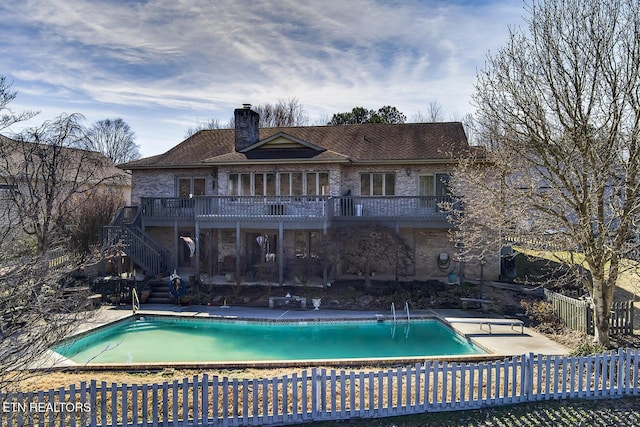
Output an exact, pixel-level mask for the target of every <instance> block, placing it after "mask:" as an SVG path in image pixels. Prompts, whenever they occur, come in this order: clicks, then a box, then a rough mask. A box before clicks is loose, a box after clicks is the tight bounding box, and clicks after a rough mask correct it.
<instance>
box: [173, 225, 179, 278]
mask: <svg viewBox="0 0 640 427" xmlns="http://www.w3.org/2000/svg"><path fill="white" fill-rule="evenodd" d="M173 248H174V250H173V269H174V270H176V271H178V264H179V263H180V236H179V235H178V220H177V219H176V220H174V221H173Z"/></svg>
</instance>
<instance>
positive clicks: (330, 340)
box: [54, 317, 485, 364]
mask: <svg viewBox="0 0 640 427" xmlns="http://www.w3.org/2000/svg"><path fill="white" fill-rule="evenodd" d="M54 350H55V351H56V352H57V353H59V354H60V355H62V356H64V357H66V358H68V359H71V360H72V361H74V362H76V363H78V364H87V363H89V364H111V363H118V364H136V363H162V362H164V363H167V362H178V363H180V362H251V361H293V360H296V361H299V360H327V359H330V360H349V359H362V358H365V359H378V358H386V359H389V358H403V357H406V358H412V357H423V356H443V355H470V354H484V353H485V352H484V351H482V350H481V349H479V348H478V347H476V346H474V345H473V344H472V343H470V342H469V341H467V340H466V339H464V338H463V337H461V336H459V335H458V334H456V333H455V332H453V331H452V330H451V329H450V328H448V327H447V326H445V325H443V324H442V323H440V322H439V321H437V320H432V319H429V320H415V321H412V322H411V323H409V324H408V323H406V322H405V323H395V324H394V323H393V322H375V321H366V322H365V321H349V322H346V321H345V322H295V323H289V322H268V323H266V322H254V321H221V320H211V319H192V318H191V319H185V318H167V317H144V318H138V319H129V320H126V321H123V322H118V323H116V324H113V325H110V326H108V327H105V328H102V329H100V330H97V331H94V332H91V333H88V334H86V335H83V336H81V337H78V338H75V339H71V340H69V341H67V342H63V343H61V344H60V345H59V346H57V347H56V348H55V349H54Z"/></svg>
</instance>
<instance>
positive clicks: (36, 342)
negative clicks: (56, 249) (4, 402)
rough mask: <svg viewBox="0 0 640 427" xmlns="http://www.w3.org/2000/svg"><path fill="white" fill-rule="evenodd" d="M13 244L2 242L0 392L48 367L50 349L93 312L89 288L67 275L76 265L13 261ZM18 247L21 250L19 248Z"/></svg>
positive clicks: (39, 259) (28, 259) (43, 260)
mask: <svg viewBox="0 0 640 427" xmlns="http://www.w3.org/2000/svg"><path fill="white" fill-rule="evenodd" d="M14 244H15V242H7V241H4V242H2V245H1V246H0V260H2V269H0V295H1V297H0V390H2V391H3V393H4V392H7V391H12V390H14V389H15V388H16V386H17V385H18V384H19V382H20V381H21V380H22V379H24V378H26V377H28V376H33V375H38V374H39V372H41V371H34V370H33V369H46V368H50V367H52V365H53V363H54V360H53V359H52V358H51V357H50V356H51V355H52V354H51V353H49V352H48V350H49V349H50V348H51V347H52V346H53V345H55V344H56V343H58V342H60V341H61V340H62V339H63V338H65V337H66V336H68V335H69V334H70V333H71V332H73V331H74V330H75V329H76V328H77V326H78V325H79V324H81V323H82V322H86V321H87V320H88V319H89V318H90V317H91V316H92V314H93V312H92V311H89V310H88V308H89V307H88V305H87V302H88V300H87V296H88V292H85V291H82V289H78V288H74V287H73V282H72V281H70V280H67V279H69V278H70V277H71V276H70V274H71V272H72V271H73V270H74V269H75V268H76V265H77V264H76V263H75V262H73V261H71V260H69V261H68V262H67V263H65V264H64V265H60V266H58V267H55V268H54V267H52V264H54V261H57V260H55V259H50V258H49V257H47V256H46V254H44V255H37V256H33V257H32V256H28V255H23V256H22V257H20V258H19V259H15V249H16V248H14V247H13V245H14ZM17 249H18V250H19V251H21V249H20V248H17Z"/></svg>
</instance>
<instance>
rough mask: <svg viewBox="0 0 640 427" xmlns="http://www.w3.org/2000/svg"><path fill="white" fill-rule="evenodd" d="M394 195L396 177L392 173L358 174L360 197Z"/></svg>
mask: <svg viewBox="0 0 640 427" xmlns="http://www.w3.org/2000/svg"><path fill="white" fill-rule="evenodd" d="M395 194H396V175H395V174H394V173H382V172H372V173H362V174H360V195H361V196H394V195H395Z"/></svg>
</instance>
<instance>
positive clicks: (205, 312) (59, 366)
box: [42, 305, 567, 371]
mask: <svg viewBox="0 0 640 427" xmlns="http://www.w3.org/2000/svg"><path fill="white" fill-rule="evenodd" d="M116 310H117V309H116ZM133 316H134V314H133V313H131V312H129V313H128V314H125V313H122V316H121V317H120V318H118V319H115V320H114V319H112V320H110V321H107V322H105V323H103V324H100V325H98V326H96V327H92V328H89V329H85V330H82V331H80V332H78V333H74V334H71V335H70V336H69V337H68V338H72V339H73V338H79V337H82V336H83V335H85V334H87V333H89V332H94V331H97V330H100V329H102V328H104V327H106V326H111V325H113V324H116V323H119V322H123V321H127V320H129V319H130V318H131V317H133ZM135 316H158V317H169V318H171V317H179V318H207V319H212V320H216V319H218V320H226V321H259V322H265V323H287V322H289V323H293V322H296V323H298V322H318V323H321V322H323V323H324V322H340V321H378V320H379V319H380V318H382V319H383V320H384V321H393V317H392V316H391V315H389V314H382V313H380V312H379V311H345V310H321V311H314V310H277V309H275V310H274V309H261V308H253V307H232V308H228V309H226V308H222V307H220V306H217V307H207V306H189V307H179V306H169V307H166V306H161V305H160V306H157V305H156V306H153V307H145V308H144V309H141V310H139V311H138V312H137V313H136V314H135ZM465 316H466V317H477V313H474V312H466V311H465V312H462V313H461V310H431V309H428V310H415V311H414V312H413V313H412V314H411V319H415V320H423V319H435V320H439V321H440V322H441V323H442V324H444V325H445V326H447V327H449V328H450V329H451V330H452V332H454V333H456V334H458V335H459V336H461V337H462V338H464V339H467V340H469V341H470V342H472V343H473V345H475V346H476V347H478V348H479V349H481V350H483V351H486V352H487V353H486V354H472V355H446V356H420V357H385V358H354V359H313V360H281V361H271V360H266V361H232V362H220V361H216V362H146V363H136V364H126V363H102V364H86V363H85V364H78V363H77V362H73V361H71V360H70V359H66V358H64V357H63V356H61V355H59V354H58V353H55V352H53V351H50V352H51V353H52V354H53V356H57V359H58V360H56V361H53V364H51V362H52V361H51V360H49V363H48V364H47V365H48V366H47V367H43V368H42V369H50V370H51V369H53V370H76V371H106V370H120V371H122V370H127V371H140V370H162V369H165V368H175V369H229V368H234V369H241V368H247V367H251V368H296V367H300V368H304V367H313V366H333V367H362V366H392V365H409V364H411V365H412V364H422V363H425V362H428V361H430V360H438V361H447V362H459V363H463V362H483V361H493V360H502V359H505V358H507V357H513V356H519V355H521V354H525V353H529V352H535V351H528V352H517V351H515V352H514V351H505V348H504V347H505V343H504V340H505V338H506V337H507V336H509V337H512V338H511V339H512V340H518V341H522V340H523V339H525V340H526V339H527V338H529V337H531V338H534V339H537V340H540V339H541V338H540V337H542V336H540V335H539V334H536V333H535V332H533V331H530V330H528V329H527V328H525V330H526V334H524V335H522V336H520V337H518V336H516V334H511V333H509V332H508V331H507V332H504V331H500V330H498V331H497V333H493V334H487V333H486V331H478V330H477V325H464V324H456V325H453V324H451V323H449V322H447V321H445V319H444V318H445V317H465ZM494 317H495V316H494ZM396 318H398V316H396ZM399 321H404V322H406V318H401V319H399ZM518 335H520V334H518ZM536 335H537V336H536ZM542 339H544V340H547V341H550V340H548V339H547V338H546V337H543V338H542ZM556 347H557V348H554V347H553V346H551V349H552V351H551V352H550V353H551V354H566V352H567V349H565V348H564V347H562V346H560V345H556ZM516 348H519V347H518V346H516ZM530 350H533V349H530ZM547 353H548V352H545V354H547ZM50 356H51V355H50Z"/></svg>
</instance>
